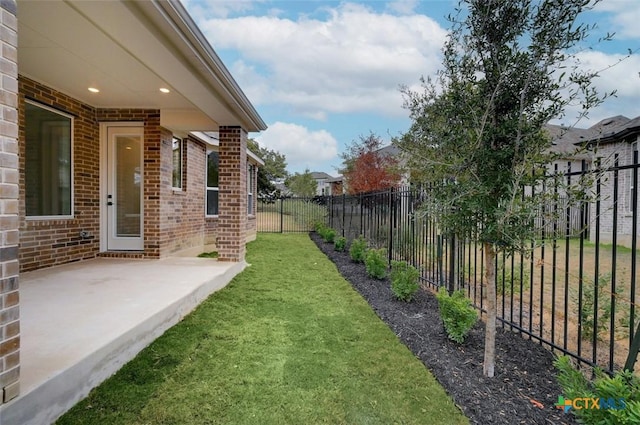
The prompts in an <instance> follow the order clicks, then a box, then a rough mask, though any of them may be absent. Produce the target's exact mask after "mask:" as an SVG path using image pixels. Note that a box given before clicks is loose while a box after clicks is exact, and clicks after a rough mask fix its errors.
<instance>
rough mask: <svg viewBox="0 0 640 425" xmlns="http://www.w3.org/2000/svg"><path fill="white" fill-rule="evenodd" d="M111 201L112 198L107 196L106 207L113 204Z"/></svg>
mask: <svg viewBox="0 0 640 425" xmlns="http://www.w3.org/2000/svg"><path fill="white" fill-rule="evenodd" d="M111 199H113V196H111V195H107V205H113V202H111Z"/></svg>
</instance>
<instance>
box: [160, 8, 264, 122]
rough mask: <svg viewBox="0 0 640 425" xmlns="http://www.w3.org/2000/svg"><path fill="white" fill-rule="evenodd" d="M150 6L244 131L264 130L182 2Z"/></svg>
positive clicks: (258, 118) (253, 108)
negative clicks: (201, 69) (242, 123)
mask: <svg viewBox="0 0 640 425" xmlns="http://www.w3.org/2000/svg"><path fill="white" fill-rule="evenodd" d="M152 4H153V6H154V7H155V9H156V10H157V11H158V12H159V13H160V14H161V15H162V17H163V18H164V20H165V21H167V22H168V23H169V24H170V25H171V27H172V28H173V29H174V30H175V32H176V33H178V34H179V35H180V36H181V38H182V41H183V42H184V43H185V44H187V45H188V47H190V48H191V50H192V52H193V54H194V55H195V56H196V57H197V58H198V59H199V61H200V64H194V65H195V66H196V68H199V67H201V66H203V67H204V68H205V69H206V70H207V71H208V73H207V75H204V77H207V79H208V80H212V81H210V82H211V83H213V84H212V85H213V87H214V88H215V89H217V90H215V91H220V89H222V93H221V94H222V95H223V98H224V99H225V101H226V102H228V103H229V106H230V108H231V109H232V110H233V111H234V112H235V113H236V114H237V115H238V117H239V118H240V119H241V120H242V121H245V125H246V126H247V128H246V130H247V131H248V132H258V131H264V130H266V129H267V124H266V123H265V122H264V120H263V119H262V117H261V116H260V114H259V113H258V111H256V109H255V107H254V106H253V105H252V104H251V102H250V101H249V99H248V98H247V96H246V95H245V94H244V92H243V91H242V89H241V88H240V86H239V85H238V83H237V82H236V81H235V79H234V78H233V76H232V75H231V73H230V72H229V70H228V69H227V67H226V66H225V65H224V63H223V62H222V60H221V59H220V57H219V56H218V55H217V53H216V52H215V51H214V50H213V47H211V44H210V43H209V41H208V40H207V39H206V37H205V36H204V34H202V32H201V31H200V28H198V26H197V25H196V23H195V22H194V20H193V18H191V16H190V15H189V13H188V12H187V10H186V9H185V8H184V6H183V5H182V3H180V1H179V0H152Z"/></svg>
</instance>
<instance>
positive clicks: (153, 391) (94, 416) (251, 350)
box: [58, 234, 468, 425]
mask: <svg viewBox="0 0 640 425" xmlns="http://www.w3.org/2000/svg"><path fill="white" fill-rule="evenodd" d="M247 261H248V262H249V263H250V264H251V266H250V267H248V268H247V269H246V270H245V271H244V272H242V273H241V274H240V275H238V276H237V277H236V278H235V279H234V280H233V281H232V282H231V284H230V285H229V286H228V287H227V288H225V289H223V290H221V291H219V292H217V293H216V294H214V295H213V296H211V297H209V299H207V300H206V301H205V302H204V303H203V304H202V305H201V306H200V307H198V308H197V309H196V311H194V313H192V314H191V315H189V316H188V317H186V318H185V319H184V321H182V322H181V323H179V324H178V325H176V326H174V327H173V328H171V329H170V330H168V331H167V332H166V333H165V334H164V335H163V336H162V337H160V338H159V339H158V340H156V341H155V342H154V343H153V344H151V345H150V346H149V347H148V348H147V349H145V350H144V351H143V352H142V353H140V355H138V356H137V357H136V358H135V359H134V360H132V361H131V362H130V363H128V364H127V365H125V366H124V367H123V368H122V369H121V370H120V371H119V372H118V373H116V374H115V375H114V376H113V377H112V378H110V379H109V380H107V381H106V382H105V383H103V384H102V385H101V386H100V387H98V388H97V389H96V390H94V391H93V392H92V393H91V394H90V395H89V397H88V398H87V399H85V400H84V401H82V402H80V403H79V404H78V405H77V406H75V407H74V408H73V409H72V410H71V411H70V412H68V413H67V414H66V415H65V416H63V417H62V418H61V419H60V420H59V422H58V423H60V424H101V425H106V424H127V425H129V424H180V425H188V424H198V425H202V424H261V425H262V424H385V425H386V424H396V423H398V424H428V423H433V424H465V423H468V420H467V419H466V418H465V417H464V416H463V415H462V414H461V413H460V411H459V410H458V409H457V408H456V407H455V405H454V404H453V402H452V401H451V399H450V398H449V397H448V396H447V395H446V394H445V392H444V390H443V389H442V387H441V386H440V385H439V384H438V383H437V382H436V381H435V379H434V378H433V376H432V375H431V373H430V372H428V371H427V370H426V369H425V368H424V366H423V364H422V363H421V362H420V361H419V360H418V359H416V358H415V357H414V356H413V355H412V354H411V352H410V351H409V350H408V349H407V348H406V347H405V346H404V345H403V344H402V343H400V342H399V341H398V339H397V338H396V336H395V335H394V334H393V333H392V332H391V331H390V330H389V328H388V327H387V326H386V325H385V324H384V323H383V322H382V321H380V320H379V319H378V317H377V316H376V315H375V314H374V313H373V311H372V310H371V308H370V307H369V305H368V304H367V303H366V302H365V301H364V300H363V299H362V298H361V297H360V296H359V295H358V294H357V293H356V292H355V291H354V290H353V289H352V288H351V286H350V285H349V284H348V283H347V282H346V281H345V280H344V279H343V278H342V277H341V276H340V275H339V273H338V271H337V270H336V268H335V266H334V265H333V263H331V262H330V261H329V260H328V259H327V258H326V257H325V256H324V255H323V254H322V253H320V251H319V250H318V249H317V248H316V247H315V245H314V244H313V242H311V240H309V238H308V236H307V235H305V234H301V235H292V234H286V235H269V234H260V235H258V239H257V241H255V242H253V243H251V244H249V245H248V254H247Z"/></svg>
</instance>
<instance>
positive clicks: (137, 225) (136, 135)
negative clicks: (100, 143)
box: [103, 125, 144, 251]
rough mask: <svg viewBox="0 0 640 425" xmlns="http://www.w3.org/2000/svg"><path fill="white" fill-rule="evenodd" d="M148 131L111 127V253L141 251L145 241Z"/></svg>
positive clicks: (107, 223) (108, 145)
mask: <svg viewBox="0 0 640 425" xmlns="http://www.w3.org/2000/svg"><path fill="white" fill-rule="evenodd" d="M143 140H144V128H143V127H138V126H136V127H133V126H117V125H114V126H108V127H107V140H106V142H107V143H106V154H107V161H106V162H107V164H106V173H107V176H106V177H107V178H106V198H107V199H106V202H105V203H104V204H103V205H106V214H105V221H104V223H105V226H106V229H105V230H106V242H107V244H106V245H107V246H106V248H107V250H109V251H141V250H142V249H143V248H144V238H143V235H144V233H143V202H142V194H143V191H142V189H143V187H142V185H143V172H142V171H143V170H142V165H143V161H142V147H143Z"/></svg>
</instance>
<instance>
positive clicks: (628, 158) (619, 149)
mask: <svg viewBox="0 0 640 425" xmlns="http://www.w3.org/2000/svg"><path fill="white" fill-rule="evenodd" d="M636 140H637V139H636V137H635V136H634V137H633V138H632V139H630V140H624V141H619V142H616V143H607V144H603V145H601V146H599V147H598V150H597V157H598V158H600V159H601V168H606V167H613V166H614V164H615V158H616V154H617V157H618V166H620V167H621V166H624V165H631V164H633V146H632V144H631V143H632V142H634V141H636ZM592 167H595V161H594V162H593V164H592ZM578 170H579V168H578V169H575V170H573V171H578ZM615 177H617V179H618V182H617V186H618V192H617V194H616V193H614V178H615ZM633 185H634V184H633V170H632V169H626V170H619V171H618V173H617V176H616V175H615V174H614V173H613V172H605V173H604V174H603V175H602V176H601V179H600V215H599V216H600V223H599V225H600V242H601V243H611V242H612V241H613V234H614V228H613V218H614V209H613V207H614V199H617V215H616V218H617V223H616V233H617V234H616V237H617V243H618V244H619V245H625V246H631V235H632V234H633V231H632V229H633V215H632V208H631V207H632V205H631V204H632V192H631V187H632V186H633ZM594 190H595V187H594ZM614 195H616V196H617V198H614ZM589 219H590V226H589V238H590V240H591V241H592V242H595V240H596V226H595V224H596V205H595V203H592V204H591V206H590V210H589ZM638 219H640V214H639V215H638ZM638 225H639V227H638V228H639V229H640V220H639V222H638Z"/></svg>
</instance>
